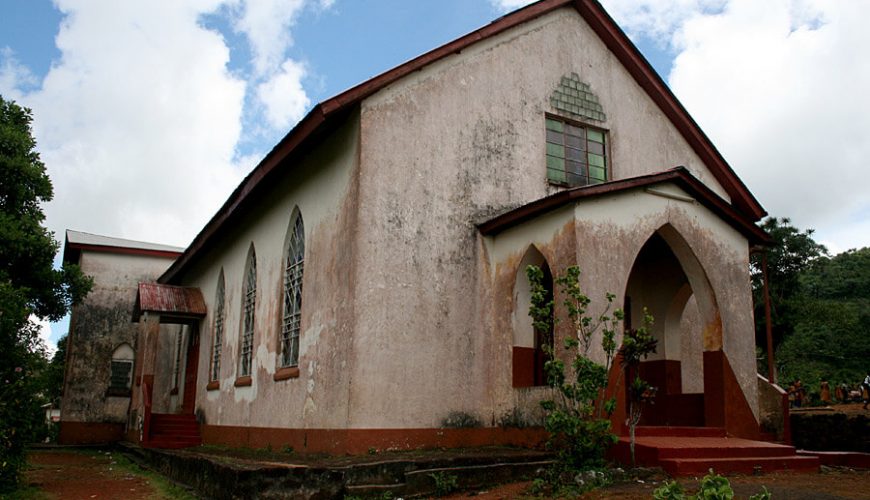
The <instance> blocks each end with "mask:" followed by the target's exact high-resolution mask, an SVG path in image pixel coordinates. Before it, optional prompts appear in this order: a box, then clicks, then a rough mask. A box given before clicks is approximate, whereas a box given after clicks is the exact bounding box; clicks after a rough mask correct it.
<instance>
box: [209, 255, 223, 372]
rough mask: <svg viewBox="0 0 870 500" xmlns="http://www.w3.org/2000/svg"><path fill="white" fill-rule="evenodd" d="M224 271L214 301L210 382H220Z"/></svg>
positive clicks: (219, 278) (219, 277)
mask: <svg viewBox="0 0 870 500" xmlns="http://www.w3.org/2000/svg"><path fill="white" fill-rule="evenodd" d="M224 295H225V293H224V270H223V269H221V273H220V276H218V285H217V292H216V294H215V299H214V304H215V306H214V340H213V341H212V350H211V372H210V375H209V380H211V381H214V380H220V377H221V348H222V347H223V342H224Z"/></svg>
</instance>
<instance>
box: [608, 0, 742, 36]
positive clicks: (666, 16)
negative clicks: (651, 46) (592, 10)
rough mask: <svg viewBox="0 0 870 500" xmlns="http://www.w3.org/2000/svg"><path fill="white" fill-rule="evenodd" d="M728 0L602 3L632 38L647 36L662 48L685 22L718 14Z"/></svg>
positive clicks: (615, 1)
mask: <svg viewBox="0 0 870 500" xmlns="http://www.w3.org/2000/svg"><path fill="white" fill-rule="evenodd" d="M726 1H727V0H603V2H602V3H603V4H604V7H605V8H606V9H607V12H608V13H609V14H610V15H611V16H612V17H613V18H614V19H615V20H616V22H617V23H619V25H620V27H621V28H622V29H623V30H625V31H626V32H627V33H628V34H629V35H632V36H646V37H648V38H650V39H653V40H657V41H659V42H661V43H662V44H663V45H668V44H669V43H671V37H672V36H673V34H674V33H675V32H677V31H678V30H679V28H680V26H682V24H683V23H685V22H686V21H687V20H689V19H692V18H694V17H697V16H699V15H701V14H702V13H710V12H717V11H720V10H721V9H722V7H723V6H724V4H725V3H726Z"/></svg>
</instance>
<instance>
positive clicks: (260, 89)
mask: <svg viewBox="0 0 870 500" xmlns="http://www.w3.org/2000/svg"><path fill="white" fill-rule="evenodd" d="M304 76H305V67H304V66H303V65H302V64H300V63H297V62H296V61H294V60H292V59H288V60H286V61H284V64H282V65H281V69H280V71H278V72H277V73H276V74H275V75H273V76H272V77H271V78H270V79H269V80H267V81H265V82H263V83H261V84H260V85H258V86H257V98H258V99H259V101H260V103H261V104H262V105H263V106H264V107H265V113H266V119H267V120H268V121H269V124H270V125H271V126H272V127H273V128H276V129H286V128H287V127H289V126H290V125H291V124H293V123H296V122H297V121H299V120H300V119H301V118H302V117H303V116H304V114H305V110H306V109H307V108H308V105H309V104H310V102H311V101H310V100H309V99H308V96H307V95H306V94H305V89H304V88H302V78H303V77H304Z"/></svg>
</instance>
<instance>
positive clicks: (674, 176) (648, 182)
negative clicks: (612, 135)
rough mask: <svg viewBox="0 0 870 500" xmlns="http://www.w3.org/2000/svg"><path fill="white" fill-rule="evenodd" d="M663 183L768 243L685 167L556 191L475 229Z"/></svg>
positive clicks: (494, 228) (493, 230)
mask: <svg viewBox="0 0 870 500" xmlns="http://www.w3.org/2000/svg"><path fill="white" fill-rule="evenodd" d="M662 183H672V184H676V185H677V186H679V187H680V188H681V189H683V190H684V191H686V193H688V194H689V195H690V196H692V197H693V198H694V199H695V200H697V201H698V202H699V203H700V204H701V205H704V206H705V207H707V208H708V209H709V210H710V211H711V212H713V213H715V214H716V215H718V216H719V217H721V218H722V220H724V221H725V222H727V223H728V224H729V225H731V227H733V228H734V229H736V230H737V231H739V232H740V233H741V234H743V235H744V236H746V238H747V239H748V240H749V241H750V243H753V244H759V245H764V244H768V243H770V241H771V240H770V236H769V235H768V234H767V233H766V232H764V230H762V229H761V228H760V227H758V226H757V225H755V223H754V221H752V220H750V219H749V218H748V217H747V216H746V215H744V214H743V213H742V212H740V211H738V210H736V209H735V208H734V207H733V206H731V205H730V204H729V203H728V202H727V201H725V200H723V199H722V198H721V197H720V196H719V195H717V194H716V193H715V192H714V191H713V190H712V189H710V188H709V187H707V185H706V184H704V183H703V182H701V181H699V180H698V179H697V178H695V177H694V176H693V175H692V174H691V173H689V171H688V170H687V169H686V168H685V167H676V168H673V169H671V170H666V171H664V172H659V173H655V174H647V175H640V176H637V177H630V178H628V179H620V180H616V181H610V182H605V183H602V184H595V185H592V186H583V187H576V188H571V189H566V190H564V191H559V192H558V193H554V194H551V195H550V196H547V197H544V198H541V199H539V200H535V201H533V202H531V203H528V204H526V205H523V206H521V207H518V208H515V209H513V210H510V211H508V212H505V213H503V214H501V215H498V216H496V217H494V218H492V219H490V220H488V221H486V222H483V223H481V224H478V226H477V227H478V229H480V232H481V233H482V234H484V235H487V236H491V235H495V234H498V233H500V232H502V231H504V230H505V229H508V228H511V227H514V226H517V225H519V224H522V223H523V222H526V221H528V220H531V219H533V218H535V217H538V216H539V215H543V214H545V213H547V212H550V211H552V210H554V209H557V208H559V207H562V206H564V205H566V204H568V203H572V202H578V201H582V200H585V199H589V198H596V197H599V196H605V195H612V194H617V193H623V192H625V191H628V190H631V189H639V188H648V187H650V186H653V185H656V184H662Z"/></svg>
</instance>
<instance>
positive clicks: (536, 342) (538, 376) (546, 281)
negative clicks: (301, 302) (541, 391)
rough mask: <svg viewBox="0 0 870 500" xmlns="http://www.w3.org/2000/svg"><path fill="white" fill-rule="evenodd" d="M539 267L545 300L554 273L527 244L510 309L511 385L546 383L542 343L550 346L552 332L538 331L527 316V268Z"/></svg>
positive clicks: (529, 287) (548, 297) (529, 300)
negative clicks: (512, 337)
mask: <svg viewBox="0 0 870 500" xmlns="http://www.w3.org/2000/svg"><path fill="white" fill-rule="evenodd" d="M530 265H534V266H538V267H539V268H541V271H543V273H544V277H543V282H542V284H543V285H544V289H545V292H546V299H547V300H552V298H553V275H552V274H551V273H550V266H549V265H547V259H546V258H545V257H544V256H543V255H542V254H541V252H539V251H538V249H537V248H535V247H534V245H533V246H531V247H529V249H528V250H527V251H526V254H525V255H524V256H523V259H522V261H521V262H520V265H519V267H518V268H517V274H516V280H515V282H514V292H513V293H514V311H513V318H512V319H513V327H514V328H513V329H514V342H513V343H514V345H513V386H514V387H533V386H542V385H547V379H546V374H545V373H544V363H545V362H546V361H547V358H546V353H545V351H544V346H545V345H546V344H549V345H550V347H551V348H552V347H553V331H552V330H551V331H549V332H541V331H538V330H536V329H535V328H534V326H533V323H532V318H531V317H529V306H530V305H531V283H530V282H529V278H528V276H527V275H526V268H527V267H528V266H530Z"/></svg>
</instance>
